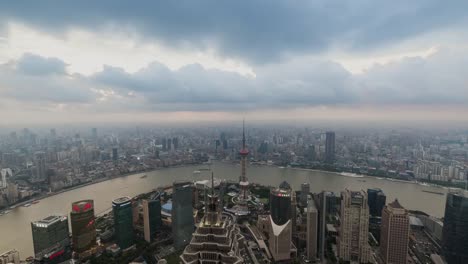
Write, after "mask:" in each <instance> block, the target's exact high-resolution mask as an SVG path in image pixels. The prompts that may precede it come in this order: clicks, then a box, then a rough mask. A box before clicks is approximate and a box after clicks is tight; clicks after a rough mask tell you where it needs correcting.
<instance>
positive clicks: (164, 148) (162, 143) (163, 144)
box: [161, 138, 167, 151]
mask: <svg viewBox="0 0 468 264" xmlns="http://www.w3.org/2000/svg"><path fill="white" fill-rule="evenodd" d="M161 141H162V142H161V145H162V150H163V151H166V150H167V139H166V138H163V139H162V140H161Z"/></svg>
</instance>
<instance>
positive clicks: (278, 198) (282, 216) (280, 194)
mask: <svg viewBox="0 0 468 264" xmlns="http://www.w3.org/2000/svg"><path fill="white" fill-rule="evenodd" d="M291 212H292V210H291V186H289V184H288V183H287V182H283V183H281V184H280V186H279V188H276V189H272V190H271V191H270V214H271V218H272V219H273V222H274V223H275V224H277V225H284V224H285V223H286V222H287V221H289V220H290V219H291Z"/></svg>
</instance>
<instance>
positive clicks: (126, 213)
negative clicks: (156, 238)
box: [112, 197, 134, 250]
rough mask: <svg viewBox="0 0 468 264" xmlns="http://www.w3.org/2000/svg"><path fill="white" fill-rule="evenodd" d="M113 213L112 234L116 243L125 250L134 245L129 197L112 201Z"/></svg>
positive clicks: (131, 209)
mask: <svg viewBox="0 0 468 264" xmlns="http://www.w3.org/2000/svg"><path fill="white" fill-rule="evenodd" d="M112 211H113V213H114V234H115V238H116V240H117V245H119V247H120V248H121V249H122V250H125V249H127V248H129V247H131V246H133V245H134V241H133V239H134V237H133V208H132V200H131V199H130V197H121V198H117V199H115V200H114V201H112Z"/></svg>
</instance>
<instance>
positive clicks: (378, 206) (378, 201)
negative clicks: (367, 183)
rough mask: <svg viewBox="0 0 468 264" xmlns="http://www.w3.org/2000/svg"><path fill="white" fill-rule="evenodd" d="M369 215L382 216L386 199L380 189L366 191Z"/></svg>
mask: <svg viewBox="0 0 468 264" xmlns="http://www.w3.org/2000/svg"><path fill="white" fill-rule="evenodd" d="M367 197H368V200H367V202H368V204H369V214H370V215H371V216H382V210H383V208H384V206H385V203H386V200H387V197H386V196H385V194H384V192H383V191H382V190H381V189H378V188H375V189H367Z"/></svg>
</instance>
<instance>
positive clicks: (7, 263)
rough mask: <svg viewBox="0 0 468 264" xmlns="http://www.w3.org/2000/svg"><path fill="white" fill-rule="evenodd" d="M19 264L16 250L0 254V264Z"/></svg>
mask: <svg viewBox="0 0 468 264" xmlns="http://www.w3.org/2000/svg"><path fill="white" fill-rule="evenodd" d="M11 263H12V264H20V257H19V252H18V251H17V250H16V249H13V250H10V251H7V252H5V253H3V254H0V264H11Z"/></svg>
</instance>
